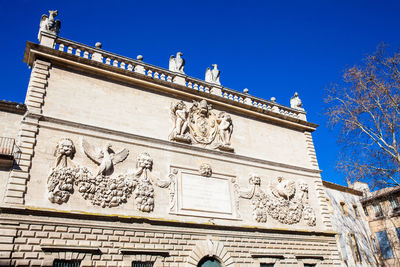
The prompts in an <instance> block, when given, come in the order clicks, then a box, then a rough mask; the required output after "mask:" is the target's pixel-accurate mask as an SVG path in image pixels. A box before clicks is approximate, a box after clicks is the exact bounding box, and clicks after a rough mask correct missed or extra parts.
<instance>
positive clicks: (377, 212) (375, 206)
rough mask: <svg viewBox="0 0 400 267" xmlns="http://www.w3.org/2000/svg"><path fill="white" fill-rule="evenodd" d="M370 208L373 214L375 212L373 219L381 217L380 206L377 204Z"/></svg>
mask: <svg viewBox="0 0 400 267" xmlns="http://www.w3.org/2000/svg"><path fill="white" fill-rule="evenodd" d="M372 207H373V208H374V212H375V217H376V218H379V217H382V216H383V213H382V208H381V205H380V204H379V203H375V204H373V205H372Z"/></svg>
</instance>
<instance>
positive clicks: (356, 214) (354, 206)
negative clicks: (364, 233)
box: [353, 205, 360, 218]
mask: <svg viewBox="0 0 400 267" xmlns="http://www.w3.org/2000/svg"><path fill="white" fill-rule="evenodd" d="M353 210H354V215H355V216H356V217H357V218H360V212H358V207H357V205H353Z"/></svg>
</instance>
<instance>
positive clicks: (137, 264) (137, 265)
mask: <svg viewBox="0 0 400 267" xmlns="http://www.w3.org/2000/svg"><path fill="white" fill-rule="evenodd" d="M132 267H153V263H152V262H145V261H134V262H132Z"/></svg>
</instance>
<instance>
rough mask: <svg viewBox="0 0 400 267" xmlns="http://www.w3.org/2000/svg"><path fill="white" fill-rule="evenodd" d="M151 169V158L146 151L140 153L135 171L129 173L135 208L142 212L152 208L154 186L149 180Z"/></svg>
mask: <svg viewBox="0 0 400 267" xmlns="http://www.w3.org/2000/svg"><path fill="white" fill-rule="evenodd" d="M152 169H153V159H152V158H151V157H150V155H149V154H148V153H142V154H140V155H139V156H138V158H137V161H136V170H135V172H134V173H133V174H130V175H129V176H130V179H131V181H132V182H133V186H134V188H135V190H134V195H135V202H136V208H137V209H138V210H140V211H144V212H150V211H153V209H154V188H153V184H152V182H151V180H150V179H151V176H150V173H151V170H152Z"/></svg>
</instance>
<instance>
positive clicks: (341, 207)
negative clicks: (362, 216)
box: [340, 202, 348, 215]
mask: <svg viewBox="0 0 400 267" xmlns="http://www.w3.org/2000/svg"><path fill="white" fill-rule="evenodd" d="M340 210H341V211H342V213H343V214H344V215H347V214H348V213H347V207H346V203H344V202H340Z"/></svg>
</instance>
